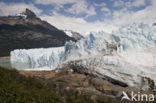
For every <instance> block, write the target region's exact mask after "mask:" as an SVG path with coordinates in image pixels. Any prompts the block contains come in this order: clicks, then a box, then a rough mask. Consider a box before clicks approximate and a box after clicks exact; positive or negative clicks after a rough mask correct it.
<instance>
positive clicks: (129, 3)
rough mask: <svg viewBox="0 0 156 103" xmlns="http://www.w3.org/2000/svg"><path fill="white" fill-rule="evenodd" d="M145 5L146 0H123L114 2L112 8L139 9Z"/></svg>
mask: <svg viewBox="0 0 156 103" xmlns="http://www.w3.org/2000/svg"><path fill="white" fill-rule="evenodd" d="M144 5H146V0H134V1H131V0H130V1H124V0H115V1H114V4H113V6H114V7H124V8H131V7H140V6H144Z"/></svg>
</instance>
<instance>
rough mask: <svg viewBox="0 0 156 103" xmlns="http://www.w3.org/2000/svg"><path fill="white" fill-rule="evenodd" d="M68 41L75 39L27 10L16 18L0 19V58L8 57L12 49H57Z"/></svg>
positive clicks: (3, 17)
mask: <svg viewBox="0 0 156 103" xmlns="http://www.w3.org/2000/svg"><path fill="white" fill-rule="evenodd" d="M69 40H75V39H73V38H71V37H69V36H67V35H66V34H65V33H64V32H63V31H61V30H59V29H57V28H56V27H54V26H52V25H50V24H49V23H47V22H46V21H42V20H41V19H40V18H38V17H37V16H36V15H35V14H34V13H33V12H32V11H30V10H29V9H26V11H25V12H23V13H20V14H17V15H16V16H2V17H0V56H8V55H10V51H12V50H14V49H28V48H41V47H43V48H46V47H58V46H62V45H64V43H65V42H66V41H69Z"/></svg>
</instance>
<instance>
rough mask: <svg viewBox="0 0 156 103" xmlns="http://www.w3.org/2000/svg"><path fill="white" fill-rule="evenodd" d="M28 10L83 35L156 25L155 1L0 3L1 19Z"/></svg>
mask: <svg viewBox="0 0 156 103" xmlns="http://www.w3.org/2000/svg"><path fill="white" fill-rule="evenodd" d="M26 8H29V9H30V10H32V11H33V12H35V13H36V15H37V16H38V17H40V18H41V19H42V20H45V21H47V22H49V23H50V24H52V25H54V26H55V27H57V28H59V29H62V30H73V31H77V32H80V33H85V32H90V31H102V30H103V31H105V32H111V31H112V30H117V29H118V28H119V27H121V26H124V25H128V24H132V23H141V22H143V23H145V24H149V25H151V24H153V23H154V22H156V13H155V12H156V0H0V16H7V15H15V14H17V13H21V12H23V11H25V9H26Z"/></svg>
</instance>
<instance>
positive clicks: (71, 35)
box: [63, 30, 84, 40]
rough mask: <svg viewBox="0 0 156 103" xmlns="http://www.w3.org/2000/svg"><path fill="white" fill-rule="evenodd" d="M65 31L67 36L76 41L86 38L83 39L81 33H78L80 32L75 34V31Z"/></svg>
mask: <svg viewBox="0 0 156 103" xmlns="http://www.w3.org/2000/svg"><path fill="white" fill-rule="evenodd" d="M63 31H64V32H65V33H66V35H68V36H70V37H72V38H74V39H75V40H80V39H82V38H84V37H83V36H82V35H81V34H80V33H78V32H74V31H72V30H63Z"/></svg>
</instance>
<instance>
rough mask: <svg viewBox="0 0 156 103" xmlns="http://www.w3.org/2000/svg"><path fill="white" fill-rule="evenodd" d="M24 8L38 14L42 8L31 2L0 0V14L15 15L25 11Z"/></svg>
mask: <svg viewBox="0 0 156 103" xmlns="http://www.w3.org/2000/svg"><path fill="white" fill-rule="evenodd" d="M26 8H29V9H30V10H32V11H34V12H35V13H36V14H40V13H41V12H42V10H40V9H38V8H37V7H35V6H34V5H33V4H25V3H4V2H0V12H1V13H0V15H1V16H2V15H3V16H4V15H5V16H7V15H15V14H17V13H21V12H23V11H25V9H26Z"/></svg>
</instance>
